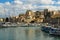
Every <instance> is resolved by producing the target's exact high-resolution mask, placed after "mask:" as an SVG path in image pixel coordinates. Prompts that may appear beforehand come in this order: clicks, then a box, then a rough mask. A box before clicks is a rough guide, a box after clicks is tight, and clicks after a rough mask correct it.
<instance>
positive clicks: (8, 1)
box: [0, 0, 60, 17]
mask: <svg viewBox="0 0 60 40" xmlns="http://www.w3.org/2000/svg"><path fill="white" fill-rule="evenodd" d="M45 8H47V9H49V10H60V0H0V16H1V17H3V16H9V15H10V16H17V15H18V14H20V13H25V12H26V10H32V11H36V10H39V11H40V10H41V9H45Z"/></svg>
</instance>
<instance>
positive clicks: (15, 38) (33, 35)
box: [0, 27, 60, 40]
mask: <svg viewBox="0 0 60 40" xmlns="http://www.w3.org/2000/svg"><path fill="white" fill-rule="evenodd" d="M0 40H60V37H59V36H51V35H49V34H48V33H45V32H42V31H41V30H40V27H16V28H12V27H11V28H1V29H0Z"/></svg>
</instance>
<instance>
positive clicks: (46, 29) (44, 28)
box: [41, 26, 51, 33]
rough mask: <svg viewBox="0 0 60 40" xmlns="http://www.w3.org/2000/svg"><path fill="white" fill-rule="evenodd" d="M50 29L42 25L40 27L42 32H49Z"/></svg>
mask: <svg viewBox="0 0 60 40" xmlns="http://www.w3.org/2000/svg"><path fill="white" fill-rule="evenodd" d="M50 29H51V27H46V26H43V27H41V30H42V31H44V32H48V33H49V30H50Z"/></svg>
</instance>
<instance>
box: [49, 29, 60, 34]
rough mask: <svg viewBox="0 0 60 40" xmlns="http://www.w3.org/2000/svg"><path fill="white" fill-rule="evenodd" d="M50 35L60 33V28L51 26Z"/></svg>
mask: <svg viewBox="0 0 60 40" xmlns="http://www.w3.org/2000/svg"><path fill="white" fill-rule="evenodd" d="M49 34H50V35H60V28H51V29H50V31H49Z"/></svg>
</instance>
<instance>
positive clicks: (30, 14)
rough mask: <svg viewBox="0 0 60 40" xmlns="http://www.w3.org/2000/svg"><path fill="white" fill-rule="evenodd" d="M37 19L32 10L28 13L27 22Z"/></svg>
mask: <svg viewBox="0 0 60 40" xmlns="http://www.w3.org/2000/svg"><path fill="white" fill-rule="evenodd" d="M34 19H35V13H34V12H33V11H32V10H27V11H26V22H31V21H33V20H34Z"/></svg>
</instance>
